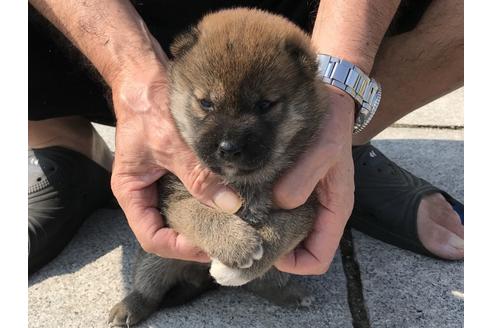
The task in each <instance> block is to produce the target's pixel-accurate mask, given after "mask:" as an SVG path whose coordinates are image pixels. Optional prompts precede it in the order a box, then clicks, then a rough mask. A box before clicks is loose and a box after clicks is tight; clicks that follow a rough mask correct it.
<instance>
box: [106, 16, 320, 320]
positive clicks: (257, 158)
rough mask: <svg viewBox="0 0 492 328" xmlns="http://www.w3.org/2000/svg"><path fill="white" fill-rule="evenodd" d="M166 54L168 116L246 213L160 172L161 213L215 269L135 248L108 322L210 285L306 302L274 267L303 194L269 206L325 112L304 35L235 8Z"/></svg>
mask: <svg viewBox="0 0 492 328" xmlns="http://www.w3.org/2000/svg"><path fill="white" fill-rule="evenodd" d="M171 51H172V53H173V56H174V61H173V63H172V64H171V71H170V74H171V81H172V92H171V95H170V100H171V101H170V108H171V112H172V115H173V117H174V119H175V122H176V125H177V127H178V130H179V132H180V134H181V136H182V137H183V139H184V140H185V142H186V143H187V144H188V145H189V146H190V147H191V149H192V150H193V151H194V152H195V153H196V155H197V156H198V158H200V160H201V161H202V162H203V163H204V164H205V165H206V166H207V167H208V168H210V170H212V171H213V172H215V173H216V174H218V175H220V176H221V177H222V178H223V180H224V183H226V184H228V185H230V186H231V187H232V188H233V189H235V190H236V191H237V192H238V193H239V195H240V196H241V197H242V199H243V206H242V208H241V209H240V211H239V212H238V213H237V214H236V215H233V214H227V213H221V212H219V211H217V210H215V209H212V208H209V207H207V206H205V205H202V204H201V203H200V202H198V201H197V200H195V199H194V198H193V197H192V196H191V195H190V194H189V193H188V192H187V191H186V189H185V188H184V186H183V185H182V184H181V182H180V181H179V180H178V179H177V178H176V177H175V176H173V175H171V174H167V175H166V176H164V177H163V178H162V179H161V180H160V183H159V186H160V195H161V210H162V214H163V216H164V217H165V218H166V220H167V223H168V225H169V226H170V227H172V228H174V229H175V230H176V231H178V232H179V233H182V234H184V235H185V236H186V237H187V238H188V239H189V240H191V242H193V243H194V244H195V245H197V246H198V247H200V248H202V249H203V250H204V251H205V252H207V253H208V254H209V255H210V257H211V258H212V263H211V264H200V263H195V262H187V261H181V260H173V259H164V258H160V257H158V256H155V255H152V254H148V253H145V252H144V251H142V250H140V254H139V256H138V257H137V262H136V268H135V280H134V288H133V291H132V292H131V293H130V294H129V295H128V296H127V297H126V298H125V299H123V300H122V301H121V302H120V303H118V304H117V305H115V306H114V307H113V309H112V310H111V314H110V318H109V322H110V323H112V324H113V325H116V326H117V325H132V324H135V323H137V322H138V321H140V320H142V319H144V318H146V317H147V316H149V315H150V314H151V313H152V312H153V311H155V310H156V309H157V308H158V307H159V306H160V305H162V303H165V304H168V305H171V304H181V303H184V302H186V301H187V300H189V299H192V298H193V297H195V296H197V295H199V294H200V293H202V292H203V291H205V290H207V289H208V288H210V287H211V286H212V285H213V284H214V281H215V282H216V283H218V284H220V285H224V286H239V285H246V288H247V289H249V290H250V291H252V292H255V293H257V294H258V295H260V296H262V297H265V298H267V299H269V300H271V301H272V302H274V303H276V304H280V305H288V304H294V305H308V304H309V302H310V298H309V296H308V295H307V294H306V293H305V292H304V291H303V290H302V289H301V288H299V287H298V286H297V285H295V284H294V283H293V282H291V281H289V279H288V275H287V274H285V273H281V272H279V271H277V270H276V269H275V268H274V267H273V266H272V265H273V263H274V261H275V260H277V259H278V258H279V257H280V256H282V255H284V254H286V253H287V252H289V251H291V250H292V249H293V248H294V247H296V245H298V244H299V243H300V242H301V241H302V240H303V239H304V238H305V237H306V236H307V235H308V234H309V232H310V230H311V229H312V225H313V221H314V218H315V214H316V205H317V202H316V199H315V197H314V196H311V197H310V198H309V199H308V201H307V202H306V203H305V204H304V205H302V206H300V207H298V208H296V209H293V210H283V209H279V208H276V207H275V206H274V205H273V204H272V186H273V183H274V181H275V180H276V178H278V177H279V175H281V174H282V173H283V172H285V170H286V169H287V168H288V167H289V166H291V164H292V163H293V162H294V161H295V160H296V159H297V158H298V157H299V155H300V154H302V152H303V151H304V150H305V149H306V148H307V147H308V145H309V144H310V142H311V141H312V140H313V138H314V137H315V134H316V133H317V131H318V129H319V125H320V122H321V121H322V118H323V117H324V115H325V113H326V111H327V109H328V108H327V105H326V104H327V101H326V99H325V96H324V94H325V92H323V88H325V86H324V85H323V84H322V82H321V80H320V79H319V78H318V77H317V62H316V57H315V54H314V52H313V50H312V49H311V47H310V40H309V37H308V36H307V35H306V34H305V33H304V32H302V31H301V30H300V29H299V28H298V27H296V26H295V25H294V24H292V23H290V22H289V21H287V20H286V19H284V18H282V17H280V16H276V15H272V14H268V13H266V12H263V11H259V10H251V9H233V10H224V11H220V12H217V13H214V14H210V15H207V16H205V17H204V18H203V19H202V20H201V22H200V23H199V24H198V25H197V26H196V27H195V28H192V29H191V30H189V31H188V32H187V33H185V34H183V35H181V36H179V37H178V38H177V39H176V40H175V42H174V44H173V46H172V47H171ZM300 183H302V181H300Z"/></svg>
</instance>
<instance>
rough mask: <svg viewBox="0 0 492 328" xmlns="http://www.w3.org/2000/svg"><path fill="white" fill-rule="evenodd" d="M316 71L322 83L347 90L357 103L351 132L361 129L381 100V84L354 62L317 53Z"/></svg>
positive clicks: (357, 131)
mask: <svg viewBox="0 0 492 328" xmlns="http://www.w3.org/2000/svg"><path fill="white" fill-rule="evenodd" d="M318 73H319V75H320V77H321V79H322V80H323V82H324V83H326V84H330V85H332V86H334V87H337V88H339V89H341V90H343V91H345V92H347V93H348V94H349V95H350V96H352V98H354V100H355V101H356V103H357V104H358V105H359V112H358V113H357V116H356V117H355V122H354V130H353V133H354V134H356V133H359V132H360V131H362V130H363V129H364V128H365V127H366V126H367V125H368V124H369V122H370V121H371V119H372V118H373V117H374V114H376V111H377V109H378V106H379V103H380V101H381V85H380V84H379V83H378V82H377V81H376V80H375V79H371V78H370V77H368V76H367V75H366V74H364V72H362V71H361V70H360V69H359V68H358V67H357V66H355V65H354V64H352V63H350V62H348V61H346V60H343V59H340V58H336V57H333V56H329V55H324V54H318Z"/></svg>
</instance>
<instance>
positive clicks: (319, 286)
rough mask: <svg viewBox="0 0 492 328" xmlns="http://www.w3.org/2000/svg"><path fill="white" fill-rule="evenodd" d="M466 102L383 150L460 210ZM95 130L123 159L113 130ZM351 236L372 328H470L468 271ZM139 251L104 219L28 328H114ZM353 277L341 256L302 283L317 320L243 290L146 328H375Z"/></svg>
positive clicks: (34, 287)
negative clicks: (110, 327)
mask: <svg viewBox="0 0 492 328" xmlns="http://www.w3.org/2000/svg"><path fill="white" fill-rule="evenodd" d="M462 97H463V89H460V90H457V91H456V92H455V93H453V94H451V95H448V96H446V97H444V98H442V99H440V100H439V101H437V102H434V103H432V104H429V105H427V106H426V108H425V111H420V112H417V113H414V114H412V116H411V117H408V116H407V117H406V118H404V119H403V120H401V121H399V122H397V124H396V125H395V126H396V127H394V128H389V129H387V130H386V131H384V132H383V133H381V134H380V135H379V136H378V137H377V138H376V141H374V144H375V145H376V146H377V147H378V148H379V149H381V151H382V152H383V153H385V154H386V155H387V156H388V157H390V158H391V159H393V160H394V161H396V162H397V163H398V164H400V165H401V166H403V167H404V168H406V169H408V170H410V171H411V172H413V173H415V174H416V175H418V176H422V177H424V178H426V179H427V180H429V181H430V182H432V183H435V184H436V185H437V186H439V187H442V188H444V189H445V190H447V191H449V192H450V193H451V194H452V195H453V196H455V197H456V198H457V199H460V200H463V190H464V189H463V130H462V128H460V127H462V126H463V113H462V112H463V102H462ZM436 113H437V114H436ZM426 127H434V128H426ZM436 127H438V128H436ZM96 128H97V130H98V131H99V132H100V133H101V135H103V137H104V138H105V140H107V141H108V144H109V145H110V147H111V148H112V149H114V130H113V129H112V128H107V127H102V126H96ZM352 234H353V245H352V243H351V244H350V247H351V251H353V253H354V254H353V259H352V261H355V263H356V264H358V266H359V268H360V274H361V282H362V288H361V290H362V292H363V300H362V302H363V303H364V307H365V310H366V311H367V315H368V321H369V326H371V327H462V326H463V307H464V296H463V262H462V261H458V262H446V261H439V260H435V259H430V258H426V257H423V256H420V255H416V254H413V253H411V252H408V251H404V250H400V249H398V248H395V247H393V246H390V245H387V244H384V243H382V242H380V241H377V240H374V239H372V238H370V237H367V236H364V235H363V234H361V233H359V232H357V231H354V232H353V233H352ZM135 248H136V241H135V239H134V238H133V236H132V234H131V232H130V230H129V228H128V226H127V224H126V221H125V218H124V216H123V213H122V212H121V210H119V209H101V210H99V211H97V212H95V213H94V214H93V215H92V216H91V217H90V218H89V219H88V220H87V221H86V222H85V224H84V225H83V226H82V228H81V230H80V231H79V232H78V234H77V235H76V236H75V238H74V240H73V241H72V242H71V243H70V244H69V245H68V247H67V248H66V249H65V250H64V251H63V252H62V254H61V255H60V256H58V257H57V258H56V259H55V260H54V261H52V262H51V263H50V264H48V265H47V266H46V267H45V268H43V269H42V270H40V271H39V272H38V273H36V274H34V275H32V276H31V277H29V291H28V293H29V310H28V313H29V327H106V325H105V321H106V319H107V314H108V311H109V309H110V308H111V306H112V305H113V304H114V303H115V302H117V301H119V300H120V299H121V298H122V297H123V296H124V295H125V293H126V292H127V291H128V290H129V288H130V286H131V262H132V257H133V253H134V251H135ZM346 258H347V257H346V256H345V255H344V259H346ZM344 262H345V261H344ZM344 268H345V271H346V270H347V266H346V263H344V264H342V261H341V256H340V254H337V257H336V258H335V260H334V262H333V265H332V266H331V268H330V271H329V272H328V273H327V274H326V275H324V276H321V277H299V278H296V279H299V281H301V283H302V284H304V285H305V286H307V287H308V288H309V289H310V290H312V292H313V294H314V295H315V297H316V302H315V303H314V306H313V307H312V308H310V309H308V310H296V309H282V308H279V307H276V306H273V305H270V304H269V303H267V302H266V301H264V300H262V299H259V298H257V297H255V296H253V295H250V294H248V293H247V292H245V291H243V290H241V289H238V288H221V289H219V290H216V291H212V292H210V293H208V294H206V295H205V296H203V297H202V298H200V299H197V300H196V301H194V302H192V303H190V304H188V305H186V306H183V307H179V308H173V309H164V310H162V311H160V312H159V313H157V314H156V315H154V316H152V317H151V318H150V319H149V320H147V321H146V322H144V323H143V324H142V325H140V326H139V327H183V328H185V327H352V326H353V327H367V326H368V325H364V324H363V323H361V322H358V321H357V320H355V321H354V322H353V319H352V318H356V317H357V316H353V313H351V311H350V309H349V305H348V304H349V300H348V293H347V282H350V279H348V280H347V278H346V275H345V274H344ZM347 277H348V276H347ZM349 285H350V284H349ZM349 288H350V287H349Z"/></svg>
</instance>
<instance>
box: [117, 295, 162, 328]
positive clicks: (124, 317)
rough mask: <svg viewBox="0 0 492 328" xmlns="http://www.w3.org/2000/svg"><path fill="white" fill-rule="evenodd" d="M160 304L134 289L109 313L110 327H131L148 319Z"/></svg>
mask: <svg viewBox="0 0 492 328" xmlns="http://www.w3.org/2000/svg"><path fill="white" fill-rule="evenodd" d="M157 306H158V304H157V303H155V302H152V301H150V300H149V299H147V298H145V297H143V295H141V294H140V293H138V292H136V291H133V292H131V293H130V294H129V295H128V296H127V297H125V298H124V299H123V300H122V301H121V302H119V303H118V304H116V305H115V306H113V308H112V309H111V311H110V313H109V319H108V324H109V326H110V327H130V326H132V325H135V324H137V323H138V322H140V321H142V320H144V319H146V318H147V317H148V316H149V315H150V314H151V313H152V312H154V310H156V309H157Z"/></svg>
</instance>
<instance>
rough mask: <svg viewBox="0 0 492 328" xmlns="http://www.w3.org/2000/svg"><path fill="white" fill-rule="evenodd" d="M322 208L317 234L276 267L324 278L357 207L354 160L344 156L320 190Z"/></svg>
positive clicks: (314, 228) (315, 223) (318, 191)
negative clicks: (355, 205) (351, 215)
mask: <svg viewBox="0 0 492 328" xmlns="http://www.w3.org/2000/svg"><path fill="white" fill-rule="evenodd" d="M317 193H318V199H319V201H320V207H319V210H318V215H317V217H316V220H315V222H314V226H313V230H312V232H311V233H310V235H309V236H308V238H306V239H305V240H304V242H303V244H302V247H300V248H297V249H295V250H294V251H293V252H291V253H289V254H287V255H286V256H284V257H283V258H281V259H280V260H279V261H278V262H277V263H276V264H275V266H276V267H277V268H278V269H279V270H280V271H285V272H289V273H293V274H300V275H307V274H323V273H325V272H326V271H327V270H328V268H329V266H330V264H331V261H332V260H333V256H334V255H335V252H336V250H337V248H338V244H339V243H340V239H341V238H342V235H343V230H344V228H345V225H346V223H347V221H348V218H349V216H350V214H351V212H352V207H353V203H354V177H353V164H352V157H351V156H350V157H348V154H345V155H344V156H342V158H341V161H340V162H338V163H336V164H335V165H333V167H332V168H331V169H330V170H329V172H328V173H327V174H326V176H325V177H323V178H322V179H321V180H320V183H319V185H318V188H317Z"/></svg>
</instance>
